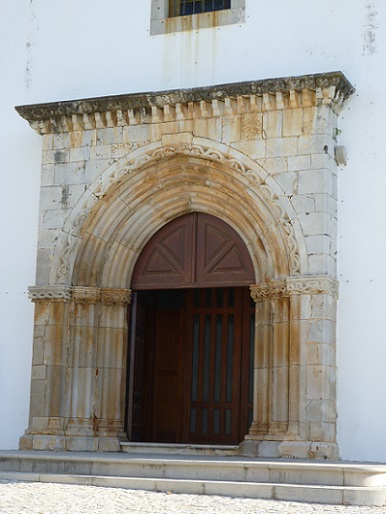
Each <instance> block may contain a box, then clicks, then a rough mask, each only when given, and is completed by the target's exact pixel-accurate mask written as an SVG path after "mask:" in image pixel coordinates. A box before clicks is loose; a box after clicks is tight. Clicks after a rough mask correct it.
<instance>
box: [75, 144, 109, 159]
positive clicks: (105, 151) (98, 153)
mask: <svg viewBox="0 0 386 514" xmlns="http://www.w3.org/2000/svg"><path fill="white" fill-rule="evenodd" d="M111 154H112V145H98V146H93V147H91V149H90V159H92V160H99V159H111V157H112V155H111ZM71 160H72V159H71ZM86 160H87V159H86Z"/></svg>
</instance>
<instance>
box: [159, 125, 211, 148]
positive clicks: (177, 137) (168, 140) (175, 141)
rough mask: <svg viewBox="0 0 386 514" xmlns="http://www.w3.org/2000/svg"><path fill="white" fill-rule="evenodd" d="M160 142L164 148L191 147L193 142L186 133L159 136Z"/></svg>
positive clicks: (191, 136)
mask: <svg viewBox="0 0 386 514" xmlns="http://www.w3.org/2000/svg"><path fill="white" fill-rule="evenodd" d="M204 121H208V120H204ZM161 141H162V144H163V145H164V146H173V145H191V144H192V141H193V135H192V134H189V133H187V132H186V133H183V134H164V135H163V136H161Z"/></svg>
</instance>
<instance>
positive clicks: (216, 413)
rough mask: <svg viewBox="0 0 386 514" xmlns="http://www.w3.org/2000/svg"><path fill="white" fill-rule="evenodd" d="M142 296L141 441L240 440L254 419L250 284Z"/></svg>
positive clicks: (214, 442) (226, 442)
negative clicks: (247, 285) (240, 286)
mask: <svg viewBox="0 0 386 514" xmlns="http://www.w3.org/2000/svg"><path fill="white" fill-rule="evenodd" d="M138 296H139V298H140V299H141V303H142V305H146V306H147V308H146V313H145V317H146V320H147V321H146V334H145V336H144V341H145V345H144V352H140V353H139V359H141V358H142V357H141V354H142V353H144V355H145V358H144V361H143V363H144V364H143V366H144V367H143V373H141V376H142V379H143V385H142V387H140V388H139V389H141V390H142V391H143V395H142V397H141V398H142V400H141V401H142V406H141V407H139V406H137V409H136V411H137V412H141V413H142V415H143V417H142V424H141V426H142V433H141V436H140V438H139V439H138V440H143V441H153V442H172V443H173V442H174V443H179V442H185V443H201V444H237V443H239V442H240V441H241V440H242V438H243V437H244V435H245V434H246V433H247V431H248V427H249V424H250V422H251V419H252V391H253V387H252V384H253V378H252V374H253V326H254V323H253V319H254V314H253V313H254V309H253V305H252V302H251V299H250V296H249V291H248V289H247V288H233V287H230V288H205V289H194V290H193V289H183V290H181V289H180V290H165V291H143V292H140V293H138ZM141 315H142V316H144V313H143V312H142V314H141ZM138 366H141V361H139V362H138ZM135 382H136V381H135Z"/></svg>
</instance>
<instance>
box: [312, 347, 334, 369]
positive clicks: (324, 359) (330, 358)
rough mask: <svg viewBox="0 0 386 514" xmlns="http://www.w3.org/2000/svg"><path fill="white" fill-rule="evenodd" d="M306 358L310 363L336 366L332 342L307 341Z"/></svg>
mask: <svg viewBox="0 0 386 514" xmlns="http://www.w3.org/2000/svg"><path fill="white" fill-rule="evenodd" d="M306 359H307V364H308V365H314V366H317V365H320V364H322V363H323V364H324V365H326V366H335V348H334V346H333V345H331V344H323V343H314V342H307V344H306Z"/></svg>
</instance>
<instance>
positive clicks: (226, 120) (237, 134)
mask: <svg viewBox="0 0 386 514" xmlns="http://www.w3.org/2000/svg"><path fill="white" fill-rule="evenodd" d="M222 123H223V125H222V136H221V141H222V142H223V143H225V144H229V143H232V142H234V141H240V139H241V120H240V116H224V117H223V121H222Z"/></svg>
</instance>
